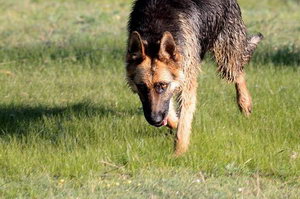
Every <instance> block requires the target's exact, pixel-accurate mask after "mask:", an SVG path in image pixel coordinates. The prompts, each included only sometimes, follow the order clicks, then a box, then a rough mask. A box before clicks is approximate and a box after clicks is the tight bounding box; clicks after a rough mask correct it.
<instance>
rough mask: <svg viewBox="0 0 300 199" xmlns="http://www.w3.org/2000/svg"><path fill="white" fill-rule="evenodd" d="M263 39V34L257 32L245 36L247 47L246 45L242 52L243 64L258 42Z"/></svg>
mask: <svg viewBox="0 0 300 199" xmlns="http://www.w3.org/2000/svg"><path fill="white" fill-rule="evenodd" d="M263 39H264V36H263V34H261V33H258V34H256V35H253V36H250V37H248V38H247V47H246V50H245V53H244V58H243V60H244V62H245V63H244V64H247V63H248V62H249V61H250V59H251V57H252V55H253V53H254V51H255V49H256V47H257V45H258V43H259V42H260V41H261V40H263Z"/></svg>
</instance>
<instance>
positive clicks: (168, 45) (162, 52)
mask: <svg viewBox="0 0 300 199" xmlns="http://www.w3.org/2000/svg"><path fill="white" fill-rule="evenodd" d="M158 55H159V58H160V59H173V60H174V61H178V59H179V54H178V52H177V47H176V44H175V41H174V38H173V36H172V34H171V33H170V32H168V31H167V32H164V34H163V37H162V39H161V41H160V49H159V53H158Z"/></svg>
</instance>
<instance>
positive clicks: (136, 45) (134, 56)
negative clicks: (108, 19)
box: [127, 31, 146, 61]
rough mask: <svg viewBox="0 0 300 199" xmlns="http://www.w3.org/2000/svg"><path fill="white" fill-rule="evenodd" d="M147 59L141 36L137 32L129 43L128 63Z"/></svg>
mask: <svg viewBox="0 0 300 199" xmlns="http://www.w3.org/2000/svg"><path fill="white" fill-rule="evenodd" d="M145 57H146V55H145V47H144V44H143V42H142V39H141V36H140V34H139V33H138V32H137V31H134V32H132V33H131V35H130V38H129V42H128V52H127V61H143V60H144V59H145Z"/></svg>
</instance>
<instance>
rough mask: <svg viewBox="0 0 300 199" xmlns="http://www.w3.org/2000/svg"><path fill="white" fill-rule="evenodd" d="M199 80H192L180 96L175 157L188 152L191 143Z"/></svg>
mask: <svg viewBox="0 0 300 199" xmlns="http://www.w3.org/2000/svg"><path fill="white" fill-rule="evenodd" d="M196 94H197V80H196V78H195V79H194V80H192V81H191V80H190V81H189V83H188V84H187V85H186V86H185V87H184V88H183V89H182V92H181V95H180V116H179V122H178V129H177V134H176V135H177V137H176V143H175V144H176V149H175V155H176V156H180V155H181V154H183V153H184V152H186V151H187V149H188V145H189V142H190V134H191V125H192V121H193V115H194V112H195V109H196Z"/></svg>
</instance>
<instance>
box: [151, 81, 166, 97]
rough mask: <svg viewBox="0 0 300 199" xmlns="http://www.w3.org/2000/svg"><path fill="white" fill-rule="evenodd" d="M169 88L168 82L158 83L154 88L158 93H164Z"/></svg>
mask: <svg viewBox="0 0 300 199" xmlns="http://www.w3.org/2000/svg"><path fill="white" fill-rule="evenodd" d="M167 88H168V84H167V83H157V84H155V85H154V89H155V91H156V92H157V93H158V94H162V93H164V92H165V91H166V90H167Z"/></svg>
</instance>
